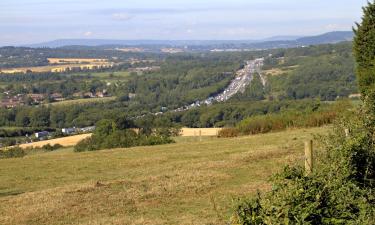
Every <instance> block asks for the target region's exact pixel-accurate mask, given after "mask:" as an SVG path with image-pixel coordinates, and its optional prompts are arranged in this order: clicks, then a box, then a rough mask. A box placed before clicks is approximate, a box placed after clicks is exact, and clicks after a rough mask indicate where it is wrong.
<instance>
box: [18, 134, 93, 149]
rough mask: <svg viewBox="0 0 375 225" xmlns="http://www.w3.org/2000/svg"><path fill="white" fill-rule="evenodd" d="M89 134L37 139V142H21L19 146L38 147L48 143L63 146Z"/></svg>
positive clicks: (76, 141) (73, 143)
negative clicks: (43, 139) (44, 139)
mask: <svg viewBox="0 0 375 225" xmlns="http://www.w3.org/2000/svg"><path fill="white" fill-rule="evenodd" d="M90 136H91V134H81V135H74V136H70V137H63V138H56V139H52V140H46V141H38V142H34V143H30V144H23V145H20V147H21V148H28V147H33V148H39V147H43V146H44V145H47V144H50V145H55V144H60V145H62V146H64V147H69V146H74V145H76V144H77V143H78V142H80V141H81V140H83V139H85V138H87V137H90Z"/></svg>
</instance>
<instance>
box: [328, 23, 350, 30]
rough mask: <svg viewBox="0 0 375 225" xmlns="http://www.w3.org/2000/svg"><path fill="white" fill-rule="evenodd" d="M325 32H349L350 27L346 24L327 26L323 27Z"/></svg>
mask: <svg viewBox="0 0 375 225" xmlns="http://www.w3.org/2000/svg"><path fill="white" fill-rule="evenodd" d="M324 28H325V29H326V30H329V31H332V30H350V28H351V26H350V25H348V24H345V25H343V24H334V23H332V24H328V25H326V26H325V27H324Z"/></svg>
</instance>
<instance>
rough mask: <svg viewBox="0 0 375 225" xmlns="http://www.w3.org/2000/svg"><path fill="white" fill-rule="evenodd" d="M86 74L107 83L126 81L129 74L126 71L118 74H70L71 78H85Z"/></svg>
mask: <svg viewBox="0 0 375 225" xmlns="http://www.w3.org/2000/svg"><path fill="white" fill-rule="evenodd" d="M88 74H90V75H91V76H92V77H94V78H98V79H100V80H104V81H107V82H112V81H118V80H121V81H127V80H128V78H129V75H130V73H129V72H127V71H118V72H90V73H87V72H85V73H74V74H71V76H81V77H87V75H88Z"/></svg>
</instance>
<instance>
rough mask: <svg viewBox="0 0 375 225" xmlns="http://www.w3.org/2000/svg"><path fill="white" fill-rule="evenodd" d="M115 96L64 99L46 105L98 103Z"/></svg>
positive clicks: (107, 100)
mask: <svg viewBox="0 0 375 225" xmlns="http://www.w3.org/2000/svg"><path fill="white" fill-rule="evenodd" d="M115 99H116V97H104V98H82V99H74V100H66V101H61V102H53V103H48V104H47V105H53V106H67V105H80V104H82V105H83V104H89V103H94V102H97V103H100V102H109V101H114V100H115Z"/></svg>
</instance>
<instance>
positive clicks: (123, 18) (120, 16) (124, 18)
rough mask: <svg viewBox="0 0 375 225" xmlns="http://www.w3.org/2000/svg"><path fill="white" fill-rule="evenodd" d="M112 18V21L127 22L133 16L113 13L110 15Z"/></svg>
mask: <svg viewBox="0 0 375 225" xmlns="http://www.w3.org/2000/svg"><path fill="white" fill-rule="evenodd" d="M112 18H113V19H114V20H119V21H127V20H130V19H132V18H133V16H132V15H130V14H128V13H114V14H112Z"/></svg>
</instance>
